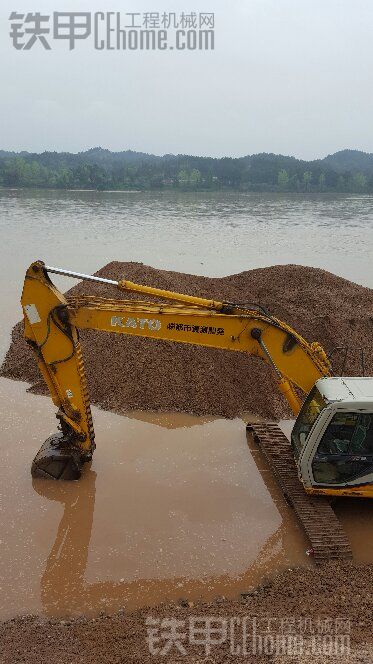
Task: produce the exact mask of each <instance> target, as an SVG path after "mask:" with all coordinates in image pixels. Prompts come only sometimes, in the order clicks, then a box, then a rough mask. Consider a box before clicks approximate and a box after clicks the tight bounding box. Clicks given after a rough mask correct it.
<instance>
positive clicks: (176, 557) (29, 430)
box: [0, 190, 373, 617]
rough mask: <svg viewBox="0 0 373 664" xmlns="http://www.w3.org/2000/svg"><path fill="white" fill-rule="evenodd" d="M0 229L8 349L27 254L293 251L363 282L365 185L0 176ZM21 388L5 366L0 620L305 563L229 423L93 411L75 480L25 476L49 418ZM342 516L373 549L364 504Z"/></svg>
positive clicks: (68, 264)
mask: <svg viewBox="0 0 373 664" xmlns="http://www.w3.org/2000/svg"><path fill="white" fill-rule="evenodd" d="M0 225H1V239H2V242H1V249H0V251H1V270H2V279H1V287H0V297H1V308H0V311H1V315H0V320H1V335H0V353H1V354H2V355H3V354H4V352H5V351H6V349H7V347H8V346H9V340H10V332H11V328H12V326H13V324H14V323H15V322H16V321H17V320H19V319H20V317H21V311H20V306H19V298H20V290H21V287H22V282H23V277H24V273H25V270H26V268H27V266H28V265H29V264H30V263H31V262H32V261H33V260H35V259H38V258H40V259H42V260H44V261H45V262H46V263H47V264H50V265H55V266H59V267H64V268H67V269H71V270H76V271H78V272H85V273H92V272H94V271H95V270H97V269H98V268H99V267H102V266H103V265H104V264H105V263H107V262H109V261H111V260H121V261H129V260H133V261H141V262H144V263H147V264H150V265H152V266H154V267H159V268H163V269H170V270H172V269H175V270H178V271H184V272H191V273H196V274H204V275H209V276H223V275H226V274H231V273H235V272H240V271H242V270H249V269H252V268H256V267H263V266H266V265H273V264H278V263H300V264H303V265H311V266H315V267H321V268H324V269H327V270H329V271H331V272H334V273H336V274H338V275H340V276H343V277H346V278H348V279H351V280H353V281H356V282H357V283H360V284H362V285H365V286H369V287H371V288H373V261H372V251H373V198H370V197H365V196H344V195H340V196H335V195H299V196H298V195H268V194H234V193H216V194H170V193H162V194H159V193H144V194H143V193H108V192H106V193H97V192H40V191H15V190H12V191H10V190H7V191H6V190H3V191H0ZM123 276H124V277H125V275H123ZM55 281H56V283H57V285H58V286H59V287H60V288H61V289H64V288H65V287H68V286H71V285H72V284H73V283H74V282H71V281H70V282H69V281H67V280H66V279H64V278H57V277H56V279H55ZM26 389H27V385H25V384H22V383H15V382H13V381H9V380H5V379H0V395H1V409H2V420H1V422H2V437H1V446H2V463H1V464H0V487H1V488H0V494H1V524H0V529H1V532H0V547H1V548H0V551H1V556H0V580H1V588H2V593H1V596H0V597H1V599H0V617H9V616H12V615H16V614H20V613H28V612H42V613H45V614H46V615H67V614H77V613H82V612H86V613H97V612H98V611H99V610H102V609H103V610H105V611H109V612H110V611H114V610H116V609H118V608H119V607H120V606H125V607H127V608H133V607H136V606H141V605H143V604H154V603H157V602H158V601H162V600H164V599H177V598H180V597H187V598H188V599H193V600H194V599H196V598H200V597H202V598H211V597H214V596H216V595H217V594H224V595H228V596H235V595H237V594H238V593H239V592H243V591H247V590H248V589H250V588H251V587H252V586H253V585H255V584H256V583H258V582H260V580H261V579H263V577H264V576H266V575H270V574H272V573H273V572H275V571H277V570H279V569H281V568H282V567H284V566H290V565H292V566H293V565H308V564H312V563H311V561H310V560H309V558H307V556H306V553H305V550H306V547H307V542H306V540H305V538H304V536H303V534H302V532H301V531H300V530H299V528H298V526H297V523H296V522H295V520H294V516H293V514H292V512H291V510H290V509H289V508H288V506H287V505H286V503H285V501H284V500H283V498H282V495H281V492H280V491H279V489H278V487H277V486H276V484H275V482H274V480H273V478H272V475H271V473H270V471H269V470H268V467H267V466H266V464H265V462H264V460H263V459H262V457H261V455H260V453H259V452H258V450H257V449H256V448H255V447H254V446H253V445H252V444H251V442H250V441H249V446H248V444H247V440H246V436H245V428H244V423H243V422H242V421H241V420H239V419H237V420H232V421H226V420H222V419H216V418H215V419H213V418H211V419H207V420H206V419H201V418H196V417H192V416H188V415H181V414H173V413H169V414H156V413H155V414H149V413H141V412H140V413H128V416H127V417H123V416H118V415H114V414H112V413H107V412H103V411H101V410H99V409H97V408H94V409H93V412H94V420H95V428H96V440H97V444H98V448H97V450H96V453H95V456H94V461H93V463H92V466H91V468H89V469H88V468H87V469H86V471H85V473H84V476H83V478H82V480H81V481H80V482H78V483H68V484H67V483H65V484H60V483H53V482H52V483H51V482H43V481H38V482H37V481H34V482H32V480H31V477H30V464H31V460H32V458H33V456H34V455H35V453H36V451H37V450H38V448H39V447H40V445H41V443H42V442H43V441H44V440H45V438H46V437H47V436H48V435H49V434H50V433H52V432H53V431H54V430H55V418H54V408H53V406H52V404H51V403H50V400H49V399H47V398H45V397H40V396H35V395H29V394H27V392H26ZM340 512H341V513H340V517H341V518H342V520H343V521H344V524H345V527H346V529H347V531H348V534H349V536H350V539H351V542H352V546H353V549H354V552H355V555H356V557H357V559H358V560H362V561H364V560H373V554H372V551H373V546H372V544H373V542H372V541H371V540H372V538H365V539H364V542H365V543H364V546H362V544H361V541H362V538H361V533H362V531H363V530H364V531H365V532H366V530H367V528H368V527H369V528H370V531H371V532H372V527H371V526H372V517H371V509H369V506H368V505H365V504H362V503H359V507H357V506H356V503H347V504H346V506H345V507H344V509H343V510H340Z"/></svg>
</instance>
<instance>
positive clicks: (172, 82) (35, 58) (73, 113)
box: [0, 0, 373, 159]
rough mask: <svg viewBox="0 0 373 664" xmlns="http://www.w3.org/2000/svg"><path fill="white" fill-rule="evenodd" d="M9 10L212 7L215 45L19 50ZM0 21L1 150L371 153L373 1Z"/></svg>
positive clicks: (239, 3)
mask: <svg viewBox="0 0 373 664" xmlns="http://www.w3.org/2000/svg"><path fill="white" fill-rule="evenodd" d="M14 10H17V11H18V12H25V11H42V12H44V13H46V14H51V13H52V12H53V11H72V10H73V11H91V12H94V11H121V12H123V13H124V12H149V11H157V12H159V13H162V12H164V11H167V12H172V11H174V12H178V13H180V12H182V11H184V12H191V11H197V12H209V11H211V12H215V50H214V51H210V52H206V51H176V50H168V51H158V52H145V53H144V52H140V51H131V52H130V51H95V50H94V48H93V42H92V40H91V39H90V40H88V39H87V40H84V41H83V40H82V41H80V42H78V43H77V46H76V48H75V50H73V51H69V46H68V43H67V42H66V41H59V42H57V43H56V42H54V41H53V40H50V41H51V45H52V49H51V50H50V51H46V50H44V49H43V47H42V45H41V44H40V43H36V44H35V45H34V46H33V47H32V48H31V49H30V50H28V51H23V50H21V51H17V50H16V49H14V48H13V46H12V42H11V39H10V37H9V29H10V22H9V20H8V19H9V15H10V12H11V11H14ZM0 17H1V33H0V37H1V51H0V94H1V104H0V149H7V150H22V149H24V150H30V151H38V152H40V151H43V150H58V151H61V150H66V151H72V152H77V151H80V150H85V149H87V148H90V147H93V146H98V145H100V146H102V147H106V148H109V149H111V150H124V149H129V148H130V149H133V150H141V151H144V152H153V153H156V154H164V153H188V154H197V155H212V156H221V155H230V156H240V155H244V154H252V153H257V152H276V153H282V154H291V155H295V156H297V157H302V158H306V159H312V158H314V157H319V156H324V155H326V154H328V153H332V152H335V151H337V150H340V149H343V148H346V147H349V148H357V149H361V150H365V151H368V152H373V132H372V125H373V123H372V118H373V85H372V77H373V74H372V71H373V2H372V0H233V1H232V0H231V1H230V2H227V0H204V2H203V3H201V0H198V2H194V3H192V4H191V3H190V0H182V1H179V0H176V1H175V0H168V2H167V3H166V2H164V0H157V2H155V0H152V2H151V3H148V2H146V3H144V2H142V1H137V2H136V3H135V2H128V3H127V2H125V1H124V0H122V1H121V2H119V1H118V0H105V2H101V3H99V2H98V0H90V2H86V1H84V0H74V2H71V0H70V1H69V2H66V0H55V1H54V2H50V1H49V2H47V1H46V0H27V3H26V2H23V0H17V1H16V2H9V1H8V0H3V2H2V7H1V9H0ZM170 34H171V33H170Z"/></svg>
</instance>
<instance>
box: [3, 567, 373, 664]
mask: <svg viewBox="0 0 373 664" xmlns="http://www.w3.org/2000/svg"><path fill="white" fill-rule="evenodd" d="M372 584H373V566H365V567H356V566H352V565H348V564H344V565H327V566H325V567H323V568H321V569H317V570H312V569H295V570H286V571H285V572H283V573H281V574H280V575H278V576H277V577H275V578H274V579H273V580H272V581H269V580H268V581H267V582H266V583H265V584H264V585H263V587H261V588H258V589H257V590H254V591H251V593H250V594H249V595H248V596H247V597H246V598H245V599H242V600H241V601H239V600H237V601H226V600H224V599H223V598H220V599H217V600H216V601H215V602H213V603H209V604H200V605H196V606H188V604H187V602H180V603H179V604H168V605H161V606H159V607H156V608H152V609H148V608H146V607H145V608H143V609H141V610H139V611H136V612H134V613H132V614H129V615H126V614H124V613H118V614H116V615H114V616H101V617H99V618H96V619H95V620H92V619H91V620H87V619H85V618H84V617H82V618H80V619H76V620H64V621H61V620H51V621H47V620H46V619H43V618H42V617H39V618H36V617H34V618H33V617H25V618H17V619H15V620H11V621H8V622H6V623H3V624H2V625H0V643H1V646H2V647H1V651H0V663H1V664H18V663H19V664H20V663H21V662H27V663H28V664H39V663H40V664H47V663H48V664H80V663H82V664H83V663H84V664H109V663H110V664H125V663H127V662H130V663H132V662H134V663H135V662H136V663H137V662H138V663H139V662H142V663H145V662H149V663H150V662H153V663H156V662H166V663H173V662H185V663H188V664H189V663H191V662H193V664H197V662H205V663H206V664H208V663H209V664H213V663H216V664H217V663H218V662H259V663H260V662H272V663H273V662H275V663H278V664H281V663H285V662H304V663H306V662H307V664H308V663H311V662H312V663H314V662H320V664H321V663H323V664H324V662H332V663H337V662H338V663H340V662H346V663H347V662H360V663H365V664H369V663H371V662H372V661H373V635H372V595H371V593H372ZM148 616H151V617H152V618H155V619H163V618H171V619H174V618H176V619H177V620H180V621H186V623H182V624H181V625H180V627H179V631H183V630H185V627H184V625H185V624H186V625H188V624H189V623H188V621H189V617H190V616H199V617H207V616H220V617H222V618H228V619H229V618H231V617H237V618H240V619H242V618H244V617H245V616H248V619H249V622H248V631H249V634H250V635H251V629H252V627H251V625H252V622H251V621H252V619H253V618H256V619H257V625H258V632H261V633H263V631H264V632H265V630H266V627H267V625H268V619H269V618H271V619H272V623H271V624H270V633H271V634H272V635H275V634H276V633H277V634H278V633H281V629H282V628H284V630H285V633H286V634H289V632H290V633H293V634H295V635H298V637H299V634H300V633H301V634H302V636H303V638H304V645H303V652H299V653H298V654H297V655H296V656H295V657H294V658H292V657H291V656H288V655H287V654H285V655H283V654H281V653H279V654H278V655H276V654H270V652H269V654H268V655H264V656H259V654H256V655H255V656H253V654H250V652H251V648H252V645H251V644H252V639H251V638H249V641H248V649H249V654H248V655H246V656H244V657H242V656H240V655H232V654H231V653H230V640H229V638H228V639H227V641H226V642H224V643H222V644H221V645H219V646H215V647H212V650H211V654H210V658H208V659H205V657H206V654H205V651H204V648H203V646H200V645H199V646H197V645H194V646H191V645H189V644H188V642H186V645H185V648H186V651H187V654H186V655H183V654H181V653H179V652H178V650H177V649H176V648H175V647H173V648H172V649H171V650H170V652H169V653H167V654H165V655H161V654H156V655H152V654H150V652H149V649H148V645H147V643H146V641H145V637H146V625H145V620H146V618H147V617H148ZM348 617H349V618H350V639H351V641H350V643H351V656H350V658H348V657H347V656H346V654H345V655H344V656H341V655H340V654H337V655H332V656H325V654H322V653H321V654H320V655H317V654H313V653H311V654H307V652H306V648H312V647H313V643H314V644H315V643H316V645H319V643H320V642H318V641H316V640H314V642H313V643H312V631H313V630H315V635H316V638H317V637H320V636H321V637H325V635H327V634H331V635H332V637H333V633H335V631H337V632H338V633H339V634H346V633H347V634H348V625H347V626H346V623H345V622H344V623H343V626H342V623H336V620H338V619H342V620H344V621H345V620H346V618H347V619H348ZM281 619H283V620H284V622H283V623H281ZM235 625H236V627H235V635H236V642H235V644H236V646H237V645H239V644H240V642H241V644H242V636H240V635H242V631H240V630H242V626H240V625H239V624H238V623H235ZM237 625H238V626H237ZM315 635H314V638H315ZM184 643H185V642H184ZM256 643H257V644H259V641H258V640H257V641H256ZM328 643H329V640H328V636H326V639H325V641H324V644H325V645H324V647H325V646H326V647H328ZM298 644H299V641H298ZM157 645H158V647H159V646H160V647H164V645H165V641H164V640H161V641H160V643H159V644H157ZM257 647H258V646H257ZM269 648H271V645H270V644H269Z"/></svg>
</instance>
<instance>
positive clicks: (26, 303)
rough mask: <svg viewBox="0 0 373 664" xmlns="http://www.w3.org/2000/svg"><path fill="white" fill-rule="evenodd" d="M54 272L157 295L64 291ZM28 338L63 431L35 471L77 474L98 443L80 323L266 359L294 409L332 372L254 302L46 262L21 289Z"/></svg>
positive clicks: (321, 355) (313, 348)
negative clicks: (226, 299) (141, 297)
mask: <svg viewBox="0 0 373 664" xmlns="http://www.w3.org/2000/svg"><path fill="white" fill-rule="evenodd" d="M49 272H53V273H59V274H65V275H67V276H72V277H75V278H80V279H88V280H91V281H100V282H103V283H106V284H107V285H108V287H115V288H117V289H119V290H121V291H126V292H131V293H137V294H141V295H147V296H151V297H153V298H155V300H153V301H143V300H137V299H136V300H135V299H133V300H122V299H117V300H115V299H106V298H101V297H94V296H80V297H65V296H64V295H62V294H61V293H60V292H59V291H58V289H57V288H56V287H55V286H54V285H53V283H52V282H51V280H50V277H49V275H48V273H49ZM22 307H23V311H24V321H25V332H24V334H25V338H26V340H27V341H28V343H29V344H30V345H31V347H32V348H33V350H34V352H35V354H36V358H37V362H38V366H39V369H40V371H41V373H42V375H43V377H44V379H45V381H46V383H47V385H48V388H49V391H50V393H51V397H52V399H53V402H54V403H55V405H56V406H57V408H58V411H57V417H58V418H59V420H60V423H61V431H60V433H58V434H56V435H55V436H52V437H51V438H50V439H48V441H46V443H45V444H44V446H43V447H42V448H41V450H40V452H39V453H38V455H37V456H36V457H35V460H34V463H33V468H32V473H33V475H34V476H45V477H55V478H61V479H76V478H78V477H79V475H80V469H81V465H82V464H83V463H84V461H86V460H88V459H90V458H91V455H92V453H93V451H94V448H95V443H94V430H93V424H92V416H91V411H90V403H89V397H88V391H87V381H86V377H85V372H84V366H83V360H82V354H81V348H80V343H79V336H78V330H79V329H94V330H100V331H106V332H112V333H114V334H125V335H130V336H137V337H146V338H149V339H161V340H167V341H172V342H175V343H186V344H192V345H198V346H205V347H212V348H221V349H225V350H231V351H236V352H243V353H247V354H248V355H254V356H257V357H260V358H261V359H262V360H264V361H265V362H266V363H267V364H269V365H270V366H272V368H273V370H274V371H275V372H276V374H277V376H278V384H279V389H280V390H281V391H282V393H283V394H284V396H285V397H286V398H287V400H288V402H289V404H290V406H291V408H292V410H293V412H294V413H295V414H297V413H298V411H299V409H300V406H301V400H300V398H299V395H298V391H297V388H298V389H299V390H301V391H302V392H303V393H305V394H307V393H308V392H309V391H310V390H311V388H312V386H313V385H314V384H315V382H316V381H317V380H318V379H319V378H321V377H324V376H329V375H330V365H329V362H328V359H327V356H326V354H325V352H324V351H323V349H322V348H321V346H320V345H319V344H317V343H313V344H309V343H308V342H307V341H306V340H305V339H303V337H301V336H300V335H299V334H298V333H297V332H296V331H295V330H293V329H292V328H291V327H289V326H288V325H287V324H286V323H283V322H282V321H280V320H279V319H277V318H275V317H273V316H271V315H270V314H269V313H268V312H267V311H266V310H265V309H263V308H261V307H255V305H247V306H246V305H245V306H244V305H240V304H235V303H230V302H218V301H214V300H208V299H205V298H200V297H194V296H190V295H183V294H180V293H174V292H172V291H165V290H161V289H157V288H153V287H150V286H141V285H139V284H134V283H133V282H130V281H126V280H121V281H118V282H116V281H113V280H108V279H102V278H100V277H94V276H90V275H82V274H80V273H73V272H69V271H67V270H59V269H58V268H48V267H46V266H45V265H44V263H43V262H41V261H37V262H35V263H33V264H32V265H31V266H30V267H29V269H28V270H27V273H26V277H25V282H24V288H23V292H22Z"/></svg>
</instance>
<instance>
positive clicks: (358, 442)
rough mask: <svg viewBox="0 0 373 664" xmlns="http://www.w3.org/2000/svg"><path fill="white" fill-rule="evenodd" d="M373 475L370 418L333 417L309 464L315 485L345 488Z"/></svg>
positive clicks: (354, 415)
mask: <svg viewBox="0 0 373 664" xmlns="http://www.w3.org/2000/svg"><path fill="white" fill-rule="evenodd" d="M372 471H373V415H372V414H371V413H348V412H340V413H336V414H335V415H334V417H333V419H332V421H331V422H330V424H329V425H328V427H327V429H326V431H325V433H324V435H323V437H322V439H321V441H320V444H319V446H318V448H317V452H316V454H315V456H314V459H313V462H312V472H313V476H314V479H315V482H317V483H318V484H337V483H339V484H345V483H346V482H348V481H351V480H353V479H355V478H357V477H361V476H363V475H366V474H369V473H371V472H372Z"/></svg>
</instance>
